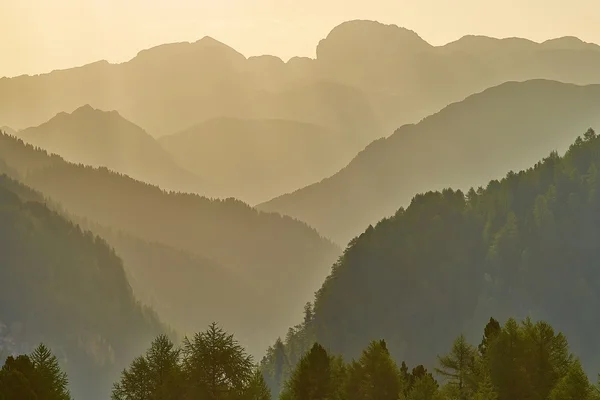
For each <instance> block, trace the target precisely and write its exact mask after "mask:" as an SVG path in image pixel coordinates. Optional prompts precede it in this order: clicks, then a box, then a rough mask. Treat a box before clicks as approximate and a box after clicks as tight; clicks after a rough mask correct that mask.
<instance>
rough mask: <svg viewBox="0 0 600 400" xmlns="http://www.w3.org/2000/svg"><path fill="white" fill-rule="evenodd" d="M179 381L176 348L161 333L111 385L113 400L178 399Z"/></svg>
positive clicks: (177, 352)
mask: <svg viewBox="0 0 600 400" xmlns="http://www.w3.org/2000/svg"><path fill="white" fill-rule="evenodd" d="M182 383H183V380H182V373H181V366H180V363H179V349H177V348H176V347H175V346H174V344H173V343H172V342H171V340H170V339H169V338H168V337H167V336H166V335H160V336H158V337H157V338H156V339H155V340H154V341H153V342H152V344H151V345H150V348H149V349H148V350H147V351H146V353H145V355H144V356H141V357H138V358H136V359H135V360H134V361H133V362H132V364H131V366H130V367H129V369H128V370H125V371H123V372H122V374H121V380H120V381H119V382H118V383H116V384H115V385H114V386H113V391H112V399H113V400H135V399H140V398H152V399H157V400H177V399H179V398H181V394H182ZM148 396H151V397H148Z"/></svg>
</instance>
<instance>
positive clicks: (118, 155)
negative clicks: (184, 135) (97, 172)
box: [17, 105, 207, 193]
mask: <svg viewBox="0 0 600 400" xmlns="http://www.w3.org/2000/svg"><path fill="white" fill-rule="evenodd" d="M17 135H18V136H19V137H21V138H22V139H23V140H25V141H26V142H28V143H31V144H33V145H35V146H39V147H41V148H43V149H46V150H48V151H49V152H52V153H56V154H59V155H61V156H62V157H64V158H65V159H66V160H68V161H71V162H74V163H81V164H86V165H91V166H95V167H99V166H102V167H107V168H109V169H112V170H114V171H118V172H120V173H123V174H126V175H129V176H131V177H132V178H134V179H138V180H143V181H146V182H149V183H152V184H155V185H159V186H160V187H162V188H164V189H167V190H181V191H190V192H200V193H204V192H203V190H206V189H207V188H206V185H204V187H203V185H202V184H201V181H200V179H199V178H198V177H197V176H194V175H193V174H192V173H190V172H189V171H186V170H184V169H183V168H181V167H179V166H178V165H177V164H176V163H175V162H174V161H173V159H172V157H171V155H169V154H168V153H167V152H166V151H165V150H164V149H163V148H162V147H161V146H160V145H159V144H158V143H157V142H156V140H155V139H154V138H153V137H151V136H150V135H148V134H147V133H146V132H145V131H144V130H143V129H142V128H140V127H139V126H137V125H135V124H133V123H131V122H129V121H127V120H126V119H124V118H123V117H121V116H120V115H119V113H117V112H116V111H111V112H105V111H101V110H95V109H93V108H92V107H91V106H89V105H86V106H83V107H80V108H78V109H76V110H75V111H73V112H72V113H71V114H67V113H64V112H63V113H60V114H57V115H56V116H55V117H54V118H52V119H51V120H49V121H48V122H46V123H44V124H42V125H40V126H37V127H32V128H28V129H25V130H22V131H19V132H18V133H17Z"/></svg>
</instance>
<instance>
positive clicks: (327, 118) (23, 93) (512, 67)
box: [0, 21, 600, 140]
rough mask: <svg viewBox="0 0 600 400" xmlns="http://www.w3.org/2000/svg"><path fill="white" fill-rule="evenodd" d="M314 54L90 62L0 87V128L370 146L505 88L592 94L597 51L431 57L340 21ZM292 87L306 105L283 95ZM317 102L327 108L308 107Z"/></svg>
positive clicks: (439, 53) (515, 45)
mask: <svg viewBox="0 0 600 400" xmlns="http://www.w3.org/2000/svg"><path fill="white" fill-rule="evenodd" d="M316 53H317V57H316V59H309V58H301V57H294V58H292V59H290V60H289V61H288V62H287V63H284V62H283V61H281V60H280V59H278V58H276V57H272V56H262V57H250V58H246V57H244V56H243V55H242V54H240V53H239V52H237V51H235V50H234V49H232V48H231V47H229V46H226V45H225V44H223V43H220V42H218V41H216V40H214V39H211V38H208V37H206V38H203V39H201V40H199V41H197V42H195V43H174V44H166V45H162V46H157V47H154V48H151V49H148V50H144V51H141V52H140V53H139V54H137V56H135V57H134V58H133V59H131V60H130V61H128V62H125V63H122V64H110V63H107V62H105V61H100V62H97V63H93V64H90V65H86V66H83V67H79V68H72V69H68V70H62V71H54V72H52V73H48V74H42V75H37V76H21V77H16V78H10V79H8V78H4V79H0V93H1V95H0V96H2V97H0V100H4V101H3V103H2V104H4V105H5V106H3V108H2V110H0V120H2V121H4V122H3V123H6V124H8V125H10V126H12V127H16V128H23V127H26V126H31V125H37V124H40V123H42V122H44V121H46V120H48V119H49V118H51V117H52V116H54V115H55V114H57V113H58V112H61V111H64V110H72V109H75V108H77V107H79V106H81V105H83V104H90V105H92V106H93V107H96V108H100V109H107V110H117V111H119V112H120V113H121V115H123V116H124V117H125V118H127V119H129V120H131V121H133V122H134V123H136V124H138V125H140V126H142V127H143V128H144V129H146V130H147V131H148V132H149V133H150V134H151V135H153V136H160V135H165V134H172V133H174V132H178V131H181V130H184V129H187V128H189V127H191V126H193V125H196V124H198V123H200V122H202V121H205V120H209V119H212V118H216V117H232V118H258V119H272V118H278V119H291V120H295V121H301V122H309V123H315V124H319V125H324V126H326V127H328V128H330V129H337V130H340V131H342V132H346V131H349V130H351V129H353V128H354V129H355V132H356V131H358V132H360V135H361V137H362V138H364V139H365V140H373V139H375V138H378V137H380V136H382V135H383V134H385V133H387V132H390V131H392V130H393V129H395V128H397V127H398V126H401V125H403V124H405V123H414V122H416V121H418V120H419V119H421V118H423V117H425V116H427V115H429V114H431V113H433V112H436V111H438V110H439V109H441V108H442V107H444V106H446V105H447V104H449V103H451V102H455V101H459V100H461V99H463V98H464V97H466V96H468V95H470V94H472V93H475V92H479V91H481V90H484V89H485V88H488V87H490V86H495V85H498V84H501V83H503V82H506V81H509V80H528V79H537V78H543V79H552V80H558V81H564V82H570V83H578V84H588V83H600V68H599V66H600V47H598V46H596V45H593V44H588V43H583V42H582V41H580V40H579V39H577V38H573V37H566V38H558V39H552V40H548V41H546V42H544V43H535V42H532V41H528V40H524V39H502V40H499V39H493V38H487V37H476V36H467V37H464V38H462V39H460V40H458V41H456V42H453V43H449V44H447V45H445V46H432V45H430V44H429V43H427V42H426V41H424V40H423V39H421V38H420V37H419V36H418V34H416V33H415V32H413V31H410V30H407V29H404V28H400V27H397V26H395V25H384V24H381V23H378V22H374V21H349V22H345V23H343V24H341V25H339V26H337V27H335V28H334V29H333V30H332V31H331V32H330V33H329V34H328V35H327V37H326V38H324V39H323V40H321V41H320V43H319V44H318V46H317V51H316ZM324 82H327V83H328V84H327V85H323V83H324ZM333 83H335V84H336V85H334V84H333ZM315 84H319V86H318V87H315V86H314V85H315ZM293 87H296V88H300V89H301V90H302V91H304V92H305V93H300V92H298V90H299V89H295V90H294V91H293V92H292V93H290V90H291V89H290V88H293ZM341 88H345V89H341ZM340 90H342V91H343V94H342V93H341V92H340ZM290 96H291V97H290ZM348 96H353V98H354V100H353V99H349V98H348ZM320 98H323V99H325V100H326V101H321V102H319V103H316V104H314V100H315V99H317V100H318V99H320ZM8 99H10V101H8ZM332 100H335V101H332ZM342 100H343V102H342ZM358 103H364V105H365V107H358V106H357V104H358ZM369 110H370V111H369ZM344 116H345V117H346V118H344ZM348 118H352V119H351V120H348ZM326 122H329V123H334V124H335V126H330V125H328V124H327V123H326Z"/></svg>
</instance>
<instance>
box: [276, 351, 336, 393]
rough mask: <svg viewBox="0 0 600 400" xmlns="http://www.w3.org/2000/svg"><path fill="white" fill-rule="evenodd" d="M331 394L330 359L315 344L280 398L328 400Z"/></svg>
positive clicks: (303, 358)
mask: <svg viewBox="0 0 600 400" xmlns="http://www.w3.org/2000/svg"><path fill="white" fill-rule="evenodd" d="M332 393H333V387H332V368H331V357H330V356H329V354H327V351H326V350H325V349H324V348H323V346H321V345H320V344H318V343H315V344H314V345H313V347H312V348H311V349H310V351H309V352H308V354H306V355H305V356H304V357H302V359H301V360H300V362H299V363H298V365H297V367H296V370H295V371H294V373H293V374H292V376H291V377H290V379H289V381H288V382H287V383H286V388H285V390H284V393H283V394H282V398H285V399H290V400H328V399H330V396H331V394H332Z"/></svg>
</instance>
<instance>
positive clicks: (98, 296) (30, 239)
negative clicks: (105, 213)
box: [0, 175, 165, 400]
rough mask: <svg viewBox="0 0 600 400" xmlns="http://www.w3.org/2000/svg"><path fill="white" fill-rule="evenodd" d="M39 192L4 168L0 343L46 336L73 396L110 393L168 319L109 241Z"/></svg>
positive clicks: (14, 348)
mask: <svg viewBox="0 0 600 400" xmlns="http://www.w3.org/2000/svg"><path fill="white" fill-rule="evenodd" d="M39 200H40V198H39V194H37V193H35V192H33V191H31V189H29V188H28V187H26V186H23V185H22V184H20V183H19V182H17V181H14V180H12V179H10V178H8V177H7V176H6V175H1V176H0V221H1V223H0V238H1V239H2V240H0V265H2V268H0V315H1V319H0V342H1V343H2V350H3V351H4V352H10V353H19V352H29V351H30V350H32V349H33V348H34V347H35V346H37V345H38V344H39V343H40V342H45V343H47V344H49V345H50V346H51V347H52V348H53V350H54V351H55V352H56V354H57V355H58V358H59V360H60V362H61V363H62V364H63V365H64V366H65V369H66V371H67V372H68V373H69V375H70V378H71V382H72V394H73V396H74V397H75V398H78V399H91V400H96V399H97V400H101V399H106V397H107V395H108V388H109V386H107V385H110V382H111V381H113V380H114V379H115V377H116V376H118V373H119V371H120V369H121V368H123V367H124V365H126V364H127V363H128V362H130V360H131V358H132V357H133V356H134V355H135V354H136V353H137V352H139V351H141V349H143V348H144V346H146V345H147V343H149V341H150V340H151V338H152V337H154V336H155V335H157V334H159V333H161V332H165V327H164V326H163V325H162V324H161V323H160V322H159V321H158V319H157V317H156V315H155V314H154V312H153V311H151V310H150V309H147V308H145V307H142V306H141V305H140V304H139V303H138V302H137V300H136V299H135V298H134V295H133V291H132V290H131V287H130V286H129V283H128V281H127V278H126V276H125V271H124V269H123V263H122V261H121V259H120V258H119V257H118V256H117V255H116V254H115V252H114V251H113V250H112V249H111V248H110V247H109V246H108V245H107V244H106V242H105V241H104V240H103V239H101V238H99V237H97V236H94V235H93V234H92V233H90V232H88V231H83V230H81V229H80V228H79V227H78V226H76V225H74V224H72V223H71V222H69V221H68V220H66V219H65V218H63V217H62V216H61V215H59V214H57V213H55V212H54V211H51V210H50V209H48V208H47V207H46V205H45V204H44V203H42V202H40V201H39ZM9 399H10V398H7V400H9ZM11 400H12V399H11Z"/></svg>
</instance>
